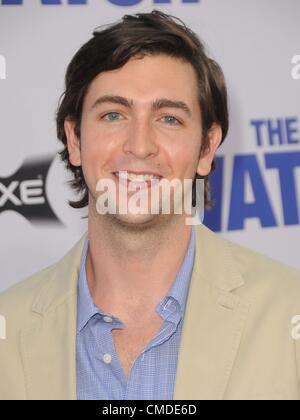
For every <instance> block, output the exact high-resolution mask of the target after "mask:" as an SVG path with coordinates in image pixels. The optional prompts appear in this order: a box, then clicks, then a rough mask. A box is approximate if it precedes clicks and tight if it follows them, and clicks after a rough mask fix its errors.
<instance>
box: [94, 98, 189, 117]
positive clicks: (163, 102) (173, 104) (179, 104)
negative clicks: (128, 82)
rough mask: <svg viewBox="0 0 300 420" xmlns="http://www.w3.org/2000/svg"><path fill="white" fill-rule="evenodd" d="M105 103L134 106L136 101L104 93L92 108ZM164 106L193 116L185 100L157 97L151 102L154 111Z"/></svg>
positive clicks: (127, 106)
mask: <svg viewBox="0 0 300 420" xmlns="http://www.w3.org/2000/svg"><path fill="white" fill-rule="evenodd" d="M104 103H112V104H118V105H122V106H125V107H126V108H132V107H133V105H134V103H133V100H132V99H131V100H129V99H127V98H124V97H123V96H117V95H104V96H100V97H99V98H98V99H97V100H96V101H95V102H94V104H93V105H92V107H91V110H93V109H95V108H96V107H98V106H99V105H101V104H104ZM162 108H175V109H181V110H182V111H184V112H185V113H186V114H187V115H188V116H189V117H190V118H192V111H191V110H190V108H189V107H188V105H187V104H186V103H185V102H183V101H174V100H171V99H167V98H159V99H156V100H155V101H154V102H152V104H151V110H152V111H158V110H159V109H162Z"/></svg>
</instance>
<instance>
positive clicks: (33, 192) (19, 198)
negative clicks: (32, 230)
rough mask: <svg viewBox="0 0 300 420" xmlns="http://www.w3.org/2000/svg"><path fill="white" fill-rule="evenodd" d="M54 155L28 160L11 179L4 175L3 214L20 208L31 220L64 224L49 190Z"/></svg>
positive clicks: (1, 181) (1, 188)
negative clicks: (50, 198)
mask: <svg viewBox="0 0 300 420" xmlns="http://www.w3.org/2000/svg"><path fill="white" fill-rule="evenodd" d="M52 161H53V156H52V157H44V158H41V159H34V160H33V159H27V160H26V161H25V162H24V164H23V165H22V167H21V168H20V169H19V170H18V171H17V172H16V173H15V174H13V175H11V176H9V177H7V178H0V214H1V213H2V212H4V211H7V210H12V211H16V212H18V213H20V214H22V216H24V217H25V218H26V219H28V220H29V221H30V222H31V223H38V222H47V223H49V222H56V223H59V224H60V223H61V222H60V220H59V219H58V218H57V216H56V214H55V213H54V212H53V210H52V208H51V206H50V203H49V200H48V197H47V193H46V189H45V185H46V180H47V176H48V172H49V169H50V166H51V164H52Z"/></svg>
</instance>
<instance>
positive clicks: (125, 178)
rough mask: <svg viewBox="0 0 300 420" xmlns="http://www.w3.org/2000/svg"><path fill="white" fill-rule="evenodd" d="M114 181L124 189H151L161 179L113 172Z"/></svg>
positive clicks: (146, 175)
mask: <svg viewBox="0 0 300 420" xmlns="http://www.w3.org/2000/svg"><path fill="white" fill-rule="evenodd" d="M113 175H114V178H115V180H116V181H117V182H118V183H119V184H120V185H123V186H125V187H128V186H129V187H134V188H151V187H153V186H154V185H156V184H158V183H159V182H160V180H161V179H162V176H160V175H154V174H147V173H132V172H127V171H118V172H113Z"/></svg>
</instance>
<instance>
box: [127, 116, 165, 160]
mask: <svg viewBox="0 0 300 420" xmlns="http://www.w3.org/2000/svg"><path fill="white" fill-rule="evenodd" d="M123 151H124V153H130V154H132V155H134V156H135V157H136V158H138V159H147V158H149V157H153V156H155V155H157V153H158V144H157V141H156V137H155V133H154V131H153V128H151V126H150V124H149V122H148V121H146V120H145V119H143V120H142V119H137V118H136V119H135V120H134V121H132V124H131V127H130V130H128V132H127V138H126V140H125V142H124V144H123Z"/></svg>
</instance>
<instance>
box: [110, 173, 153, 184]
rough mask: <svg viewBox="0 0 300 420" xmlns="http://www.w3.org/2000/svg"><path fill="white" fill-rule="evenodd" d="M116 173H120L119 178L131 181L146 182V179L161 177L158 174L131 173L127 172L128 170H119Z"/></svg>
mask: <svg viewBox="0 0 300 420" xmlns="http://www.w3.org/2000/svg"><path fill="white" fill-rule="evenodd" d="M116 175H118V176H119V178H122V179H128V180H129V181H134V182H145V181H151V179H159V178H160V177H159V176H157V175H151V174H133V173H130V172H127V171H120V172H117V173H116Z"/></svg>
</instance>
